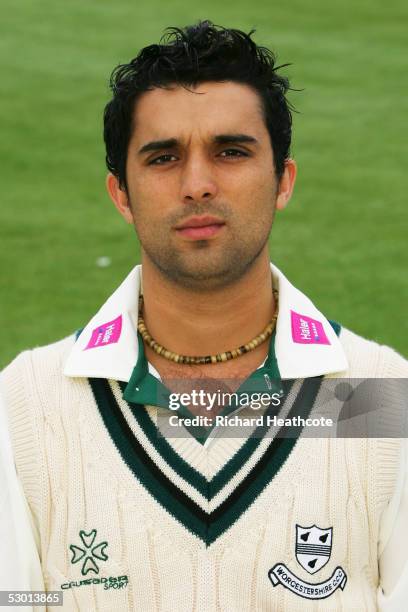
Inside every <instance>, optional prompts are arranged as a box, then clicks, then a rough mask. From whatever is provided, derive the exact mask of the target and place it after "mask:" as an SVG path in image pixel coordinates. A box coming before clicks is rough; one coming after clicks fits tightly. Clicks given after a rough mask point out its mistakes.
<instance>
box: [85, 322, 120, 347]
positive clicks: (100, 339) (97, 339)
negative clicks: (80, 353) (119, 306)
mask: <svg viewBox="0 0 408 612" xmlns="http://www.w3.org/2000/svg"><path fill="white" fill-rule="evenodd" d="M121 332H122V315H119V316H118V317H117V318H116V319H114V320H113V321H109V322H108V323H103V325H99V327H96V328H95V329H94V330H93V332H92V336H91V338H90V340H89V342H88V344H87V345H86V347H85V348H84V351H86V350H87V349H91V348H96V347H98V346H107V345H108V344H114V343H115V342H118V340H119V338H120V334H121Z"/></svg>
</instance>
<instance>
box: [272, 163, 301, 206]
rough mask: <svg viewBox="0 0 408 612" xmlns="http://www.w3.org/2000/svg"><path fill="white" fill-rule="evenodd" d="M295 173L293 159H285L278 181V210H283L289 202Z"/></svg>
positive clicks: (295, 167)
mask: <svg viewBox="0 0 408 612" xmlns="http://www.w3.org/2000/svg"><path fill="white" fill-rule="evenodd" d="M296 174H297V166H296V162H295V160H294V159H287V160H285V169H284V171H283V174H282V177H281V179H280V181H279V190H278V197H277V199H276V208H277V209H278V210H283V209H284V208H285V207H286V205H287V203H288V202H289V200H290V198H291V196H292V192H293V188H294V186H295V180H296Z"/></svg>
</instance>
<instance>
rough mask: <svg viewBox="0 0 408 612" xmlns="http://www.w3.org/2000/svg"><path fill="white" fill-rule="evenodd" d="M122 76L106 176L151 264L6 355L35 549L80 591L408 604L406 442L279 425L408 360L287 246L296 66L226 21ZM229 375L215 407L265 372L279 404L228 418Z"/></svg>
mask: <svg viewBox="0 0 408 612" xmlns="http://www.w3.org/2000/svg"><path fill="white" fill-rule="evenodd" d="M111 85H112V91H113V98H112V100H111V101H110V102H109V104H108V105H107V107H106V110H105V117H104V119H105V143H106V148H107V165H108V168H109V170H110V173H109V175H108V178H107V188H108V192H109V194H110V197H111V198H112V200H113V202H114V204H115V206H116V207H117V209H118V210H119V212H120V214H121V215H122V216H123V217H124V219H125V220H126V221H127V222H128V223H129V224H132V225H134V228H135V230H136V233H137V235H138V238H139V240H140V243H141V246H142V265H141V266H137V267H136V268H135V269H134V270H133V271H132V272H131V273H130V275H129V276H128V277H127V279H125V281H124V282H123V283H122V285H121V286H120V287H119V288H118V290H117V291H116V292H115V293H114V294H113V295H112V296H111V297H110V298H109V299H108V300H107V302H106V303H105V304H104V305H103V306H102V308H101V309H100V310H99V311H98V313H96V315H95V316H94V317H93V318H92V320H91V321H90V322H89V323H88V324H87V325H86V326H85V328H84V329H83V330H82V331H81V332H79V333H78V334H76V336H75V337H70V338H68V339H65V340H63V341H61V342H59V343H57V344H54V345H51V346H49V347H45V348H41V349H36V350H35V351H32V352H27V353H23V354H22V355H21V356H20V357H19V358H17V360H15V362H13V363H12V364H11V365H10V366H9V367H8V368H7V369H6V371H5V372H4V374H3V388H4V393H5V396H6V399H7V406H8V419H9V429H10V438H11V446H12V451H11V452H12V453H13V456H14V461H15V464H16V469H17V474H18V477H19V479H20V481H21V484H22V488H23V491H24V497H25V499H26V500H27V502H28V505H29V508H30V517H31V518H32V521H33V527H32V537H31V540H30V538H27V542H28V541H30V545H32V541H33V540H34V539H35V537H36V538H37V539H38V556H36V555H31V557H30V558H32V567H36V568H38V563H39V561H40V562H41V570H42V575H43V580H44V585H45V587H46V589H47V590H60V589H61V590H62V591H63V593H64V598H65V599H64V607H65V608H66V609H67V610H76V609H79V610H99V609H101V610H125V609H131V610H143V611H148V610H174V611H177V612H179V611H181V610H186V611H190V610H199V611H216V610H225V611H228V612H240V611H241V610H259V611H261V610H273V611H275V610H276V611H278V610H279V611H280V610H289V611H293V610H348V611H349V610H358V611H359V612H362V611H363V610H375V609H380V610H383V611H387V610H401V609H404V605H405V603H404V602H405V599H404V595H406V594H407V593H408V579H407V577H406V574H407V565H406V559H405V555H404V554H401V553H400V552H399V548H398V546H399V543H400V541H401V540H402V539H404V540H406V537H407V534H406V526H405V524H404V522H406V521H405V517H406V506H405V504H406V499H407V498H406V495H407V491H408V488H407V484H406V482H405V469H406V468H405V466H406V460H405V454H404V453H405V445H403V444H402V443H401V442H400V441H399V440H398V439H393V438H389V439H386V438H383V439H360V438H355V439H333V438H325V437H318V438H307V436H303V435H301V433H302V425H300V426H298V425H295V426H294V427H292V429H291V433H290V435H285V434H282V432H281V431H276V430H273V426H272V425H271V427H269V426H268V425H265V423H267V424H268V423H269V421H267V420H266V417H272V415H273V414H274V415H275V416H276V414H278V415H283V416H285V417H288V418H287V420H288V421H289V422H293V418H294V417H297V416H299V415H303V416H305V417H307V416H308V415H309V414H314V411H315V410H316V408H319V401H320V405H321V404H322V401H321V400H322V394H323V392H324V389H325V387H324V384H325V383H326V381H330V379H331V378H334V377H338V378H346V379H350V378H361V379H363V378H364V379H369V378H376V377H378V378H381V377H382V378H386V377H395V378H404V377H406V376H407V372H408V368H407V363H406V362H405V361H404V360H403V359H402V358H401V357H400V356H398V355H397V354H396V353H395V352H394V351H392V350H391V349H389V348H387V347H380V346H378V345H376V344H375V343H373V342H369V341H366V340H364V339H362V338H359V337H358V336H356V335H354V334H353V333H352V332H350V331H347V330H345V329H343V328H341V326H340V325H338V324H336V323H334V322H329V321H328V320H327V319H326V318H325V317H324V315H323V314H322V313H321V312H319V310H318V309H317V308H316V307H315V306H314V305H313V304H312V303H311V301H310V300H309V299H308V298H307V297H306V296H305V295H303V294H302V293H300V292H299V291H298V290H297V289H295V288H294V287H293V286H292V285H291V284H290V283H289V281H288V280H287V279H286V278H285V276H284V275H283V274H282V273H281V272H280V271H279V270H278V269H277V268H276V267H275V266H273V265H271V264H270V261H269V254H268V237H269V233H270V230H271V227H272V223H273V219H274V215H275V212H276V211H277V210H282V209H284V208H285V206H286V204H287V203H288V201H289V199H290V197H291V194H292V190H293V186H294V182H295V177H296V165H295V162H294V161H293V160H292V159H291V158H290V155H289V147H290V139H291V115H290V110H289V107H288V103H287V101H286V98H285V93H286V91H287V89H288V87H289V84H288V82H287V80H286V79H285V78H283V77H282V76H279V75H278V73H277V72H276V68H275V67H274V58H273V56H272V54H271V53H270V52H269V51H267V50H266V49H263V48H260V47H257V46H256V45H255V43H254V42H253V40H252V39H251V36H250V35H246V34H244V33H243V32H240V31H238V30H228V29H223V28H218V27H215V26H213V25H212V24H211V23H209V22H204V23H199V24H198V25H196V26H193V27H188V28H185V29H184V30H178V29H173V30H171V31H170V33H169V36H168V38H167V40H165V41H164V43H163V44H160V45H151V46H149V47H146V48H145V49H143V50H142V51H141V52H140V53H139V55H138V56H137V57H136V58H135V59H134V60H132V61H131V62H130V63H129V64H125V65H122V66H119V67H118V68H117V69H116V70H115V72H114V74H113V76H112V80H111ZM197 380H199V381H201V386H202V389H204V390H205V393H207V395H205V396H200V401H198V402H195V401H193V400H194V398H195V397H197V395H196V396H194V395H193V391H194V389H193V387H195V386H196V383H197ZM218 382H220V385H221V384H222V385H223V389H224V390H227V391H229V392H231V394H233V393H234V392H237V394H236V397H235V399H234V401H232V402H231V403H229V402H224V401H223V400H222V399H221V400H220V401H218V399H217V401H212V400H211V402H212V405H211V407H212V414H211V417H212V418H213V419H215V417H217V416H220V415H225V414H230V415H232V414H234V415H235V416H237V415H241V414H245V415H247V416H248V415H249V414H251V411H252V409H253V405H252V403H251V401H252V400H250V402H249V406H245V405H244V404H241V403H240V400H241V398H242V396H243V390H249V391H251V390H254V389H256V391H258V392H260V391H262V392H263V393H266V392H268V393H269V401H268V403H267V404H266V405H264V406H263V410H261V412H260V414H261V417H263V420H262V423H261V425H258V422H257V423H255V424H253V425H251V423H250V424H249V432H250V433H248V432H246V433H245V436H243V435H242V433H241V435H239V434H238V435H235V436H232V437H231V429H230V428H229V425H228V423H227V424H226V427H225V430H223V431H222V427H221V426H219V427H218V428H217V427H214V420H212V421H210V422H208V421H206V420H205V419H204V417H205V416H206V415H208V414H209V413H210V412H211V410H208V408H209V406H208V403H206V402H207V400H208V401H209V400H210V396H211V393H210V392H208V390H209V389H210V390H211V389H214V388H215V387H214V383H215V386H216V385H217V384H218ZM180 388H183V389H185V388H187V389H189V390H190V393H186V395H187V396H188V397H187V399H186V398H183V397H182V395H183V394H180V393H177V392H176V391H179V390H180ZM326 388H327V387H326ZM195 390H196V391H197V389H195ZM249 395H250V394H249ZM203 397H204V399H205V401H204V399H203ZM211 397H212V396H211ZM217 398H219V396H217ZM319 398H320V399H319ZM172 399H178V400H180V401H179V404H178V409H179V410H178V413H177V414H176V418H175V419H174V418H172V417H173V416H174V414H175V411H174V410H173V408H174V406H172V405H171V401H172ZM252 399H253V398H252ZM330 401H331V399H330ZM330 401H329V400H328V404H327V405H329V407H330V409H329V414H331V412H330V411H331V410H334V408H332V407H331V406H332V404H330ZM326 403H327V402H326ZM333 405H334V404H333ZM390 408H393V406H390ZM323 412H324V410H323ZM326 413H327V410H326ZM169 415H171V417H170V418H168V419H167V417H168V416H169ZM182 417H186V418H185V420H182ZM187 417H191V422H193V419H194V417H203V420H202V421H200V422H199V426H198V428H195V427H194V426H192V427H189V425H188V423H187ZM291 419H292V420H291ZM249 420H250V419H249ZM163 422H165V425H166V426H169V427H170V434H168V435H167V436H165V437H163V436H161V435H160V431H159V430H160V426H161V424H163ZM175 430H178V431H181V434H180V433H178V432H176V431H175ZM272 430H273V431H274V432H275V433H274V434H273V435H272V434H271V431H272ZM167 431H169V429H167ZM235 432H236V430H235ZM4 463H5V465H6V467H7V469H8V473H9V477H8V479H7V478H5V486H6V487H7V486H8V487H10V486H11V485H10V484H8V483H10V482H11V483H14V482H15V477H14V476H13V474H12V470H11V467H10V461H8V463H7V461H6V459H5V461H4ZM10 474H11V475H10ZM17 495H18V494H17V492H15V491H14V494H13V498H16V496H17ZM403 550H404V551H405V547H403ZM6 569H7V568H4V567H3V571H4V572H5V571H6ZM22 576H24V581H23V582H24V585H27V584H30V580H29V578H27V570H26V571H23V572H22ZM3 582H4V581H3ZM32 584H34V582H33V583H32ZM35 585H36V586H38V579H37V580H36V581H35ZM50 609H53V608H52V607H50Z"/></svg>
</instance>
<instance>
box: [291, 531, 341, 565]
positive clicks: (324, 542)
mask: <svg viewBox="0 0 408 612" xmlns="http://www.w3.org/2000/svg"><path fill="white" fill-rule="evenodd" d="M332 540H333V528H332V527H330V528H329V529H320V527H317V526H316V525H312V526H311V527H302V526H301V525H296V559H297V561H298V563H300V565H301V566H302V567H303V569H305V570H306V571H307V572H308V573H309V574H315V573H316V572H318V571H319V570H321V569H322V567H324V566H325V565H326V563H327V562H328V561H329V559H330V555H331V550H332Z"/></svg>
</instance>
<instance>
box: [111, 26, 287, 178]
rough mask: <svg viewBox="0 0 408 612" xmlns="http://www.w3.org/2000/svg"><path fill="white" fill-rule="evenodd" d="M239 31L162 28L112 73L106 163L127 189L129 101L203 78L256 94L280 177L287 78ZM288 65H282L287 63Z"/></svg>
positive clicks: (284, 152)
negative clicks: (159, 35)
mask: <svg viewBox="0 0 408 612" xmlns="http://www.w3.org/2000/svg"><path fill="white" fill-rule="evenodd" d="M253 33H254V30H252V31H251V32H249V33H248V34H245V32H241V31H240V30H234V29H228V28H223V27H220V26H215V25H214V24H213V23H211V22H210V21H202V22H199V23H197V24H196V25H192V26H187V27H185V28H183V29H180V28H173V27H172V28H167V29H166V30H165V34H164V36H163V37H162V38H161V40H160V44H154V45H149V46H148V47H144V48H143V49H142V50H141V51H140V52H139V54H138V55H137V57H135V58H134V59H132V60H131V61H130V62H129V63H128V64H120V65H119V66H117V67H116V68H115V69H114V71H113V72H112V75H111V78H110V88H111V90H112V93H113V97H112V99H111V100H110V101H109V102H108V104H107V105H106V107H105V112H104V139H105V146H106V165H107V167H108V169H109V170H110V171H111V172H112V174H114V175H115V176H116V177H117V178H118V180H119V184H120V186H121V188H122V189H125V190H126V189H127V183H126V158H127V150H128V145H129V141H130V138H131V134H132V125H133V122H132V120H133V112H134V108H135V102H136V101H137V99H138V98H139V96H140V95H141V94H142V93H143V92H146V91H149V90H151V89H154V88H156V87H167V86H169V85H172V84H176V85H182V86H184V87H189V86H190V87H192V86H195V85H197V84H199V83H203V82H205V81H218V82H222V81H234V82H236V83H241V84H244V85H249V86H250V87H252V88H253V89H254V90H255V91H256V92H257V93H258V94H259V96H260V98H261V101H262V105H263V110H264V116H265V123H266V126H267V129H268V132H269V135H270V139H271V144H272V150H273V153H274V161H275V172H276V174H277V177H278V178H280V177H281V176H282V173H283V170H284V162H285V160H286V159H287V158H288V156H289V150H290V142H291V135H292V114H291V106H290V104H289V102H288V100H287V99H286V97H285V94H286V92H287V91H288V89H289V81H288V79H287V78H285V77H283V76H280V75H278V74H277V70H278V68H282V67H283V66H279V67H276V66H275V56H274V54H273V53H272V52H271V51H270V50H269V49H267V48H265V47H260V46H258V45H256V44H255V42H254V41H253V40H252V38H251V36H252V34H253ZM287 65H288V64H284V66H287Z"/></svg>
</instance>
